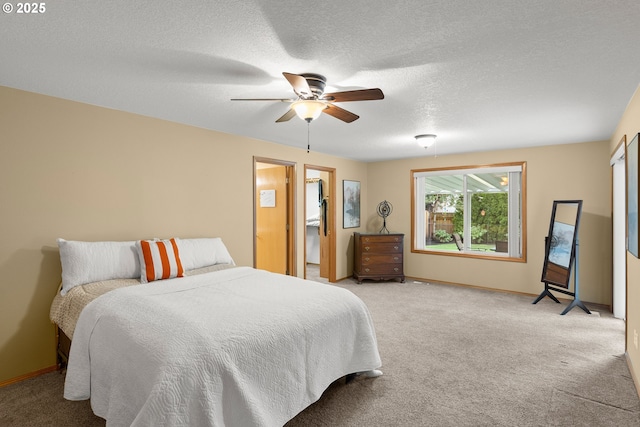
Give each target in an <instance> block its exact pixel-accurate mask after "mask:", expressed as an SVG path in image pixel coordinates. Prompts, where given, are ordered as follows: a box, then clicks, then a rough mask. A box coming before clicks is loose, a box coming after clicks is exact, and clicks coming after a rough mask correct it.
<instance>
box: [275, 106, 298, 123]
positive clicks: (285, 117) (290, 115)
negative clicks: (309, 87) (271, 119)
mask: <svg viewBox="0 0 640 427" xmlns="http://www.w3.org/2000/svg"><path fill="white" fill-rule="evenodd" d="M295 116H296V111H295V110H294V109H293V108H290V109H289V111H287V112H286V113H284V114H283V115H282V117H280V118H279V119H278V120H276V123H282V122H288V121H289V120H291V119H292V118H294V117H295Z"/></svg>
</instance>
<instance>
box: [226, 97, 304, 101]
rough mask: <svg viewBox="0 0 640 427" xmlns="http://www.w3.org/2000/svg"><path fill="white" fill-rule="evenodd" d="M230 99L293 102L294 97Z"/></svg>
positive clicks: (234, 99)
mask: <svg viewBox="0 0 640 427" xmlns="http://www.w3.org/2000/svg"><path fill="white" fill-rule="evenodd" d="M231 100H232V101H272V102H275V101H278V102H293V101H295V99H289V98H231Z"/></svg>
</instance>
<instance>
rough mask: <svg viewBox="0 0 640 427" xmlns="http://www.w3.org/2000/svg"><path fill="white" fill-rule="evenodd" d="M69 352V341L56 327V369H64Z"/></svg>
mask: <svg viewBox="0 0 640 427" xmlns="http://www.w3.org/2000/svg"><path fill="white" fill-rule="evenodd" d="M70 351H71V339H70V338H69V337H68V336H67V334H65V333H64V332H63V331H62V329H60V328H59V327H58V325H56V363H57V365H58V369H60V370H64V369H66V367H67V363H68V362H69V352H70Z"/></svg>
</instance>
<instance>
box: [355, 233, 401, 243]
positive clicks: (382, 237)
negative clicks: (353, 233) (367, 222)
mask: <svg viewBox="0 0 640 427" xmlns="http://www.w3.org/2000/svg"><path fill="white" fill-rule="evenodd" d="M402 237H403V236H394V235H391V236H389V235H388V234H379V235H373V236H371V235H366V236H360V241H361V242H362V243H363V244H366V243H402Z"/></svg>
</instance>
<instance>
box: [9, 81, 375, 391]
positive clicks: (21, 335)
mask: <svg viewBox="0 0 640 427" xmlns="http://www.w3.org/2000/svg"><path fill="white" fill-rule="evenodd" d="M272 125H273V124H271V123H265V126H272ZM320 143H321V141H319V142H317V144H320ZM305 148H306V147H305ZM0 150H1V151H0V212H1V215H0V218H1V219H2V222H1V225H0V227H1V229H2V236H3V239H2V241H0V361H1V362H2V363H0V382H2V381H5V380H8V379H11V378H15V377H18V376H21V375H24V374H28V373H30V372H34V371H37V370H40V369H43V368H47V367H50V366H52V365H54V363H55V351H54V330H53V326H52V325H51V323H50V322H49V318H48V316H49V306H50V304H51V300H52V299H53V296H54V295H55V292H56V289H57V287H58V284H59V282H60V271H61V268H60V261H59V253H58V249H57V246H56V241H55V239H56V238H57V237H63V238H66V239H75V240H134V239H140V238H151V237H173V236H178V237H198V236H200V237H204V236H220V237H222V239H223V240H224V242H225V243H226V245H227V246H228V248H229V251H230V252H231V254H232V255H233V257H234V258H235V260H236V263H238V264H240V265H252V263H253V257H252V254H253V156H259V157H267V158H272V159H281V160H287V161H292V162H295V163H296V165H297V166H296V174H297V180H296V181H297V182H296V190H297V191H296V193H297V200H296V202H297V203H296V206H297V209H296V224H297V230H300V231H298V232H297V238H296V244H297V248H298V251H297V252H298V259H297V269H298V275H302V274H303V271H304V269H303V264H302V263H303V255H302V254H303V252H302V251H303V248H304V230H305V227H304V218H303V210H304V198H303V192H304V176H303V174H304V164H305V163H306V164H313V165H317V166H327V167H333V168H336V180H337V185H336V187H337V188H338V189H339V194H340V195H341V194H342V190H341V185H342V180H343V179H350V180H357V181H361V182H363V190H365V189H366V186H365V185H364V183H365V182H366V174H367V169H366V164H364V163H359V162H354V161H350V160H346V159H341V158H336V157H332V156H326V155H321V154H318V153H313V152H312V153H309V154H307V153H306V150H305V149H297V148H292V147H285V146H282V145H278V144H272V143H267V142H264V141H259V140H253V139H249V138H242V137H237V136H233V135H228V134H223V133H219V132H214V131H209V130H204V129H199V128H194V127H189V126H184V125H179V124H175V123H170V122H166V121H162V120H157V119H152V118H148V117H142V116H138V115H134V114H128V113H123V112H119V111H114V110H109V109H105V108H99V107H94V106H90V105H86V104H81V103H76V102H70V101H65V100H61V99H57V98H52V97H47V96H42V95H37V94H33V93H28V92H23V91H18V90H14V89H9V88H6V87H0ZM365 195H366V193H364V194H363V203H366V197H365ZM340 197H341V196H340ZM340 197H338V203H337V204H338V206H337V209H336V214H337V221H338V224H340V226H338V227H336V230H337V238H336V242H337V254H338V256H337V277H338V278H343V277H346V276H347V275H349V274H350V271H347V269H348V266H347V262H348V261H347V257H346V256H345V255H346V254H347V253H348V252H349V242H350V236H351V234H352V232H353V231H354V229H349V230H343V229H342V227H341V225H342V210H341V206H342V200H341V198H340Z"/></svg>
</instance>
